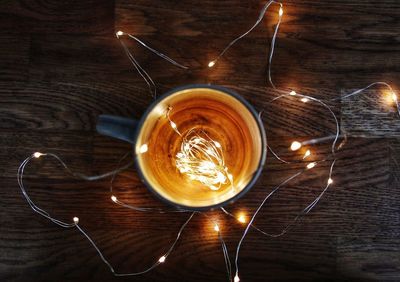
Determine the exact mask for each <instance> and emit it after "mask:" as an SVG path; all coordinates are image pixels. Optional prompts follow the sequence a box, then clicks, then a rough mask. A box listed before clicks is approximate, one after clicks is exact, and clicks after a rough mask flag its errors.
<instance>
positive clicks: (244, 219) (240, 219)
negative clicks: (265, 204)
mask: <svg viewBox="0 0 400 282" xmlns="http://www.w3.org/2000/svg"><path fill="white" fill-rule="evenodd" d="M237 220H238V221H239V222H241V223H246V216H245V215H244V214H239V216H238V218H237Z"/></svg>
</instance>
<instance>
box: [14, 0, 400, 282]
mask: <svg viewBox="0 0 400 282" xmlns="http://www.w3.org/2000/svg"><path fill="white" fill-rule="evenodd" d="M272 3H276V4H279V5H280V8H279V20H278V23H277V25H276V27H275V30H274V35H273V37H272V40H271V48H270V54H269V61H268V63H269V64H268V80H269V82H270V84H271V86H272V87H274V88H275V86H274V84H273V83H272V79H271V65H272V58H273V54H274V48H275V41H276V37H277V32H278V29H279V25H280V23H281V18H282V16H283V6H282V4H281V3H279V2H275V1H268V2H267V3H266V4H265V5H264V7H263V9H262V10H261V12H260V15H259V17H258V19H257V21H256V23H255V24H254V25H253V26H252V27H251V28H250V29H249V30H247V31H246V32H245V33H243V34H242V35H240V36H239V37H237V38H235V39H234V40H233V41H231V42H230V43H229V44H228V45H227V47H225V49H223V50H222V52H221V53H220V54H219V55H218V56H217V57H216V59H214V60H212V61H210V62H209V63H208V67H209V68H212V67H213V66H214V65H215V64H216V63H217V61H218V60H219V59H220V58H221V57H222V56H223V55H224V53H225V52H226V51H227V50H228V49H229V48H230V47H231V46H233V45H234V44H235V43H236V42H237V41H238V40H240V39H242V38H244V37H245V36H247V35H248V34H249V33H250V32H251V31H252V30H253V29H254V28H255V27H256V26H257V25H258V24H259V23H260V22H261V20H262V18H263V17H264V15H265V13H266V11H267V9H268V7H269V6H270V5H271V4H272ZM123 35H127V36H128V37H129V38H131V39H133V40H135V41H136V42H137V43H139V44H140V45H142V46H143V47H145V48H146V49H148V50H150V51H151V52H153V53H154V54H156V55H157V56H159V57H161V58H163V59H164V60H166V61H168V62H169V63H171V64H173V65H175V66H177V67H179V68H182V69H188V67H187V66H184V65H181V64H179V63H177V62H176V61H174V60H172V59H171V58H169V57H168V56H166V55H164V54H162V53H161V52H159V51H157V50H155V49H153V48H151V47H150V46H148V45H147V44H145V43H144V42H143V41H141V40H139V39H138V38H137V37H135V36H133V35H131V34H127V33H124V32H122V31H118V32H116V37H117V38H118V39H119V41H120V43H121V45H122V47H123V49H124V51H125V52H126V54H127V56H128V58H129V60H130V61H131V62H132V64H133V66H134V67H135V69H136V70H137V71H138V73H139V74H140V75H141V77H142V78H143V79H144V81H145V82H146V84H147V85H148V88H149V91H150V93H151V94H152V96H153V97H154V98H156V96H157V90H156V88H157V87H156V85H155V83H154V81H153V80H152V78H151V77H150V76H149V75H148V73H147V72H146V71H145V70H144V69H143V68H142V67H141V66H140V64H139V63H138V61H137V60H136V59H135V58H134V56H133V55H132V53H131V52H130V51H129V49H128V48H127V47H126V45H125V44H124V42H123V41H122V36H123ZM376 85H383V86H385V87H387V88H388V89H389V90H390V93H391V94H390V95H391V96H390V97H391V100H392V101H393V102H394V103H395V104H396V108H397V112H398V114H399V116H400V107H399V104H398V99H397V95H396V94H395V92H394V91H393V89H392V87H391V86H390V85H389V84H387V83H386V82H374V83H372V84H370V85H368V86H366V87H364V88H362V89H358V90H356V91H354V92H351V93H349V94H347V95H344V96H342V97H340V98H339V99H346V98H348V97H351V96H355V95H359V94H361V93H363V92H364V91H365V90H367V89H369V88H371V87H373V86H376ZM296 95H298V96H300V97H302V98H301V99H300V101H301V102H303V103H306V102H309V101H310V100H311V101H314V102H317V103H319V104H320V105H322V106H323V107H325V109H326V110H327V111H328V112H330V113H331V114H332V115H333V117H334V120H335V123H336V135H332V136H328V137H322V138H315V139H312V140H311V141H305V142H302V143H300V142H298V141H294V142H292V144H291V146H290V149H291V150H292V151H296V150H299V149H300V148H301V147H302V145H306V144H316V143H318V142H320V141H321V140H333V142H332V149H331V152H332V157H333V158H334V159H333V161H332V163H331V166H330V170H329V176H328V180H327V182H326V186H325V188H324V189H323V190H322V192H321V193H320V194H319V195H318V197H316V198H315V199H314V200H313V201H312V202H311V203H310V204H309V205H308V206H307V207H306V208H304V209H303V210H302V211H301V212H300V213H299V214H298V215H297V216H296V217H295V218H294V220H293V221H292V222H291V223H290V224H288V225H287V226H286V227H285V228H283V229H282V231H281V232H280V233H277V234H269V233H266V232H265V231H263V230H261V229H259V228H257V227H256V226H254V225H253V222H254V220H255V218H256V216H257V214H258V212H259V211H260V210H261V208H262V207H263V206H264V205H265V203H266V201H267V200H268V199H269V198H270V197H271V196H272V195H274V194H275V193H276V192H277V191H278V190H279V189H280V188H281V187H282V186H284V185H285V184H287V183H288V182H289V181H291V180H293V179H295V178H296V177H298V176H299V175H301V174H302V173H304V172H305V171H306V170H309V169H311V168H314V167H315V166H316V164H317V163H316V162H311V163H308V164H307V165H306V168H305V169H304V170H302V171H300V172H297V173H295V174H294V175H292V176H290V177H289V178H287V179H286V180H284V181H283V182H282V183H281V184H279V185H278V186H277V187H275V188H274V189H273V190H272V191H271V192H270V193H269V194H267V196H266V197H265V198H264V199H263V201H262V202H261V204H260V205H259V206H258V208H257V209H256V211H255V212H254V214H253V216H252V217H251V219H250V220H249V222H248V224H247V226H246V228H245V230H244V232H243V235H242V237H241V239H240V241H239V244H238V246H237V249H236V256H235V267H236V273H235V276H234V279H233V281H234V282H239V281H240V279H239V265H238V258H239V251H240V247H241V245H242V243H243V240H244V238H245V236H246V235H247V232H248V230H249V228H250V227H251V228H254V229H255V230H257V231H259V232H260V233H262V234H264V235H266V236H269V237H278V236H281V235H283V234H285V233H286V232H287V230H289V228H290V227H291V226H293V225H294V224H295V223H296V222H297V221H298V219H299V218H301V217H302V216H304V215H305V214H308V213H309V212H310V211H311V210H312V209H313V208H314V207H315V205H316V204H317V203H318V202H319V200H320V199H321V197H322V196H323V195H324V193H325V192H326V191H327V189H328V187H329V186H330V185H331V184H332V183H333V180H332V178H331V176H332V172H333V167H334V164H335V161H336V159H335V146H336V142H337V140H338V137H339V124H338V121H337V118H336V115H335V114H334V113H333V111H332V110H331V108H330V107H329V106H327V104H326V103H325V102H324V101H322V100H319V99H316V98H313V97H310V96H306V95H302V94H297V93H296V92H295V91H290V92H289V93H288V94H283V95H280V96H279V97H277V98H274V99H272V101H271V102H273V101H275V100H277V99H280V98H283V97H286V96H296ZM332 100H336V99H332ZM169 112H170V109H169V110H168V111H167V117H168V119H169V122H170V126H171V128H172V129H173V130H174V131H175V132H176V133H178V134H179V135H180V136H181V137H182V138H183V139H184V140H185V138H186V141H187V142H188V143H186V144H190V142H193V144H195V145H196V144H203V143H204V144H207V146H210V147H211V148H212V150H210V151H209V148H207V149H204V148H203V147H202V148H203V149H204V152H205V153H207V154H211V155H213V154H214V155H218V153H221V152H222V146H221V144H220V143H219V142H217V141H215V140H209V139H207V138H205V137H204V136H203V138H204V140H205V141H204V140H201V142H203V143H201V142H199V141H198V139H196V138H199V136H195V135H194V134H193V138H192V137H190V138H189V137H188V136H187V135H185V136H182V134H181V133H180V131H179V130H178V127H177V125H176V124H175V123H174V122H173V121H172V120H171V119H170V117H169ZM196 134H197V133H196ZM196 142H197V143H196ZM182 144H183V149H184V150H181V151H180V152H178V154H179V157H178V154H177V159H183V158H184V157H185V154H188V151H186V149H188V147H185V144H184V143H183V142H182ZM339 147H340V146H339ZM148 149H149V148H148V146H147V144H143V145H142V146H141V147H140V148H139V153H145V152H147V151H148ZM181 149H182V148H181ZM268 149H269V150H270V151H271V152H272V153H273V155H274V156H275V157H276V158H277V159H279V160H281V161H282V162H284V163H290V162H287V161H285V160H283V159H281V158H280V157H279V155H278V154H276V153H275V152H274V151H273V150H272V149H271V148H270V147H269V146H268ZM216 152H217V153H216ZM181 154H182V155H181ZM127 155H129V153H128V154H127ZM310 155H311V152H310V150H307V151H306V152H305V154H304V156H303V159H305V158H306V157H308V156H310ZM41 156H50V157H53V158H55V159H56V160H58V161H59V162H60V163H61V165H62V166H63V167H64V168H65V169H66V170H67V171H68V172H69V173H70V174H71V175H73V176H74V177H77V178H80V179H83V180H88V181H94V180H98V179H102V178H105V177H109V176H112V180H111V187H110V192H112V182H113V180H114V178H115V176H116V175H117V173H119V172H121V171H122V170H124V169H126V168H127V167H128V166H130V165H131V163H130V164H128V165H126V166H123V167H120V168H118V169H116V170H114V171H111V172H108V173H105V174H102V175H98V176H85V175H83V174H80V173H73V172H72V171H71V170H70V169H69V168H68V166H67V165H66V164H65V163H64V162H63V161H62V160H61V159H60V158H59V157H58V156H56V155H54V154H50V153H46V154H43V153H40V152H35V153H33V154H32V155H31V156H30V157H28V158H27V159H25V160H24V161H23V162H22V163H21V165H20V167H19V169H18V173H17V180H18V184H19V187H20V188H21V191H22V194H23V195H24V197H25V198H26V200H27V202H28V204H29V205H30V206H31V208H32V209H33V211H35V212H36V213H38V214H40V215H42V216H43V217H45V218H47V219H49V220H50V221H52V222H53V223H55V224H57V225H59V226H61V227H64V228H72V227H76V228H77V229H78V230H79V231H80V232H81V233H82V235H84V236H85V237H86V238H87V240H88V241H89V242H90V243H91V244H92V246H93V247H94V248H95V249H96V251H97V252H98V254H99V256H100V258H101V259H102V260H103V262H104V263H105V264H106V265H107V266H108V267H109V269H110V271H111V272H112V273H113V274H114V275H115V276H133V275H141V274H144V273H147V272H148V271H150V270H152V269H153V268H155V267H156V266H157V265H158V264H161V263H164V262H165V260H166V257H167V256H168V255H169V254H170V253H171V252H172V250H173V249H174V247H175V245H176V243H177V241H178V240H179V238H180V236H181V233H182V231H183V229H184V228H185V227H186V225H187V224H188V223H189V221H190V220H191V219H192V217H193V215H194V214H195V213H200V212H192V213H191V215H190V217H189V218H188V219H187V221H185V223H184V224H183V225H182V227H181V228H180V229H179V232H178V234H177V237H176V240H175V241H174V243H173V244H172V245H171V247H170V248H169V250H168V251H167V252H166V253H164V255H163V256H161V257H160V258H159V259H158V261H157V262H156V263H154V264H153V265H151V266H150V267H149V268H147V269H146V270H144V271H141V272H135V273H117V272H116V271H115V270H114V268H113V267H112V266H111V264H110V263H109V262H108V261H107V260H106V259H105V257H104V256H103V254H102V252H101V251H100V250H99V248H98V247H97V245H96V244H95V242H94V241H93V240H92V239H91V237H89V235H88V234H87V233H86V232H85V231H84V230H83V229H82V228H81V227H80V226H79V225H78V223H79V218H78V217H74V218H73V224H71V223H70V222H64V221H61V220H58V219H56V218H53V217H52V216H51V215H50V214H49V213H48V212H46V211H45V210H43V209H41V208H39V207H38V206H37V205H36V204H35V203H34V202H33V201H32V200H31V199H30V197H29V195H28V193H27V192H26V190H25V188H24V184H23V174H24V169H25V167H26V165H27V164H28V163H29V161H30V160H31V159H32V158H36V159H37V158H40V157H41ZM221 156H222V158H220V159H219V160H218V161H216V163H214V162H204V160H202V161H203V162H202V163H199V165H198V166H197V167H196V169H197V170H198V171H197V173H198V172H201V173H206V176H207V177H208V176H209V175H212V176H213V177H211V178H209V179H207V178H201V179H200V180H199V179H197V180H199V181H200V182H204V183H211V187H213V188H214V189H216V190H218V189H219V187H220V186H219V185H222V184H224V183H226V181H227V180H229V181H230V183H231V185H232V186H233V184H232V183H233V176H232V175H231V174H230V173H228V171H227V169H226V170H225V167H223V166H221V168H224V169H223V171H222V170H221V171H219V172H220V173H221V174H218V172H215V171H212V169H214V168H217V167H218V166H219V164H220V162H222V163H224V161H223V155H222V154H221V155H220V157H221ZM326 160H327V159H325V160H323V161H326ZM318 162H319V161H318ZM216 164H217V165H216ZM179 165H182V163H179ZM177 167H178V163H177ZM179 168H183V171H184V172H182V171H181V170H180V172H181V173H186V169H185V168H184V166H183V165H182V166H181V167H179ZM206 176H205V175H203V177H206ZM189 177H190V176H189ZM199 177H200V176H199ZM192 178H193V176H192ZM210 179H211V180H210ZM201 180H203V181H201ZM205 180H207V181H205ZM211 187H210V189H212V188H211ZM111 200H112V201H113V202H114V203H117V204H118V205H120V206H123V207H126V208H130V209H134V210H137V211H142V212H148V211H153V212H160V213H165V212H188V211H185V210H170V211H169V210H161V209H154V208H147V207H136V206H132V205H128V204H126V203H123V202H121V201H119V200H118V199H117V197H115V196H114V195H112V196H111ZM221 210H222V211H223V212H224V213H225V214H227V215H230V216H232V217H234V216H233V215H232V214H231V213H229V212H228V211H227V210H226V209H224V208H221ZM202 214H203V213H202ZM237 221H239V222H240V223H246V221H247V220H246V217H245V216H244V215H239V216H238V217H237ZM214 231H216V232H217V233H218V236H219V239H220V241H221V246H222V250H223V254H224V259H225V264H226V268H227V273H228V278H229V280H230V281H231V279H232V275H231V274H232V272H231V264H230V260H229V254H228V251H227V248H226V244H225V242H224V241H223V239H222V236H221V233H220V228H219V225H218V224H216V223H215V224H214Z"/></svg>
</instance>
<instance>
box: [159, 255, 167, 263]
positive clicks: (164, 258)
mask: <svg viewBox="0 0 400 282" xmlns="http://www.w3.org/2000/svg"><path fill="white" fill-rule="evenodd" d="M165 260H166V257H165V256H162V257H160V258H159V259H158V261H159V262H160V263H164V262H165Z"/></svg>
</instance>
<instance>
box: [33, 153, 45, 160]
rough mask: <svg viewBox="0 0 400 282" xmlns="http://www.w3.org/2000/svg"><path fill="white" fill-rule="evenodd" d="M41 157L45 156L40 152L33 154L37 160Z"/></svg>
mask: <svg viewBox="0 0 400 282" xmlns="http://www.w3.org/2000/svg"><path fill="white" fill-rule="evenodd" d="M41 156H43V154H42V153H40V152H35V153H33V157H34V158H36V159H38V158H40V157H41Z"/></svg>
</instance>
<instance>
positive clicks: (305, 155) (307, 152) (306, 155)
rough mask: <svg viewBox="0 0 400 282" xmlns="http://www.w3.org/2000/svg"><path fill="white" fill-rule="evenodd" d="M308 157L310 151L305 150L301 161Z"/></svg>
mask: <svg viewBox="0 0 400 282" xmlns="http://www.w3.org/2000/svg"><path fill="white" fill-rule="evenodd" d="M310 155H311V151H310V150H307V151H306V152H305V153H304V157H303V160H304V159H305V158H307V157H309V156H310Z"/></svg>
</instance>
